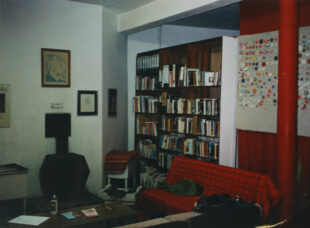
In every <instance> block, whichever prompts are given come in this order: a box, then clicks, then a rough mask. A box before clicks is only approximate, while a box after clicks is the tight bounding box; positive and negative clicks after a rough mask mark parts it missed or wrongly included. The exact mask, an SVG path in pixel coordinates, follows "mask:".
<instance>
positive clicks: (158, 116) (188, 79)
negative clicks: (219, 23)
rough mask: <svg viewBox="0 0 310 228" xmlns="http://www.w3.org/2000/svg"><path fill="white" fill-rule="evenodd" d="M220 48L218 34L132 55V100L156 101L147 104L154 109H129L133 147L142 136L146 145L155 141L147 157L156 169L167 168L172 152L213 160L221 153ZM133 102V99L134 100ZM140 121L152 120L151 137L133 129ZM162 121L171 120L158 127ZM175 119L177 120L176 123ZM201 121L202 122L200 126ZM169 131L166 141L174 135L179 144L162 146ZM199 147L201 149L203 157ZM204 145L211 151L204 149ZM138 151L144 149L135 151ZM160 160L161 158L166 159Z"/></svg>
mask: <svg viewBox="0 0 310 228" xmlns="http://www.w3.org/2000/svg"><path fill="white" fill-rule="evenodd" d="M222 47H223V38H222V37H220V38H215V39H210V40H204V41H199V42H194V43H190V44H183V45H178V46H173V47H168V48H163V49H158V50H154V51H151V52H144V53H140V54H138V55H137V72H136V86H137V87H136V98H134V99H136V100H137V99H140V100H143V99H142V98H140V97H141V96H145V97H148V99H149V100H152V101H155V100H157V102H153V103H152V104H151V105H154V103H156V104H155V105H156V108H155V109H154V108H149V109H150V110H151V109H152V110H156V112H155V113H148V112H145V113H143V112H142V113H141V112H137V110H138V108H137V107H134V109H135V110H136V128H135V145H136V150H138V151H139V150H141V141H143V140H148V142H147V143H146V144H149V143H150V142H152V143H153V144H155V145H156V157H155V159H154V157H153V158H152V159H153V160H155V161H156V160H157V162H155V164H157V166H158V167H159V168H163V169H166V170H168V169H169V166H170V163H171V160H172V159H173V156H175V155H182V156H190V157H192V158H195V159H199V160H203V161H207V162H212V163H219V157H220V156H221V154H220V152H219V150H220V148H219V147H220V141H221V140H222V139H221V134H220V132H219V131H220V124H221V123H220V122H221V94H222V91H221V90H222V88H221V84H222V82H221V80H222V77H221V76H222V75H221V74H222V54H223V53H222V51H223V50H222ZM148 61H149V62H148ZM167 72H168V73H167ZM167 75H168V79H167ZM212 80H213V82H212ZM141 85H144V86H141ZM137 97H138V98H137ZM209 100H210V102H213V103H212V104H211V106H210V104H209V103H208V102H209ZM176 103H177V104H176ZM215 103H216V105H214V106H216V107H212V105H213V104H215ZM135 105H137V102H135V101H134V106H135ZM144 105H146V102H144ZM189 105H191V107H190V106H189ZM208 105H209V106H210V107H211V109H212V108H213V109H212V111H213V112H212V114H210V113H207V112H206V110H207V109H208V110H209V108H210V107H209V106H208ZM170 106H173V107H170ZM207 106H208V107H207ZM145 109H147V108H145ZM172 109H173V110H172ZM214 110H215V111H214ZM141 119H143V121H142V122H144V123H146V124H148V125H150V124H149V123H155V124H153V127H155V126H156V128H157V129H156V132H157V133H156V135H155V134H152V135H145V134H141V130H139V128H141ZM166 119H171V121H170V122H173V121H174V120H175V122H176V123H175V122H174V123H173V124H174V128H170V130H167V126H164V125H165V124H166V123H164V121H165V120H166ZM183 119H184V120H185V130H184V132H180V131H178V127H179V126H180V125H181V122H180V121H183ZM178 120H180V121H179V123H178ZM148 122H149V123H148ZM204 122H207V124H205V125H204V124H203V123H204ZM137 123H138V124H137ZM169 124H171V123H169ZM215 127H216V129H215ZM193 129H194V130H193ZM202 129H204V131H202ZM206 130H209V132H211V134H202V132H205V131H206ZM169 135H170V136H171V138H172V140H170V142H168V143H174V139H173V138H178V143H179V147H178V149H177V150H175V149H171V148H170V146H166V147H163V146H162V144H163V142H162V141H161V140H162V139H163V136H169ZM148 136H149V137H148ZM139 143H140V144H139ZM192 143H194V145H192ZM189 147H190V148H189ZM202 147H204V148H203V155H202V152H201V150H202ZM199 148H200V149H199ZM209 149H210V150H211V149H212V150H213V151H208V150H209ZM140 154H145V153H143V152H142V151H140ZM162 159H167V161H163V160H162Z"/></svg>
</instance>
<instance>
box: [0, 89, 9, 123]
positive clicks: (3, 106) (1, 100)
mask: <svg viewBox="0 0 310 228" xmlns="http://www.w3.org/2000/svg"><path fill="white" fill-rule="evenodd" d="M9 92H10V85H8V84H0V128H1V127H10V104H9Z"/></svg>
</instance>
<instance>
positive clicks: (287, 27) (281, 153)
mask: <svg viewBox="0 0 310 228" xmlns="http://www.w3.org/2000/svg"><path fill="white" fill-rule="evenodd" d="M279 21H280V29H279V77H278V121H277V130H278V134H277V155H278V168H277V171H278V172H277V177H278V178H277V179H278V186H279V188H280V191H281V192H282V194H283V197H282V205H281V212H280V213H281V216H282V217H283V218H284V217H289V216H291V215H292V210H293V206H294V193H295V185H296V171H295V170H296V156H297V152H296V148H297V146H296V145H297V143H296V139H297V60H298V59H297V54H298V20H297V0H280V20H279Z"/></svg>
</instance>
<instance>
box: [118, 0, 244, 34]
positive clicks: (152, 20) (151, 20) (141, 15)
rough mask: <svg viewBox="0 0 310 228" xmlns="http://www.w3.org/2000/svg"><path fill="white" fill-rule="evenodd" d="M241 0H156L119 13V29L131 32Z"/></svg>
mask: <svg viewBox="0 0 310 228" xmlns="http://www.w3.org/2000/svg"><path fill="white" fill-rule="evenodd" d="M240 1H241V0H192V1H189V0H169V1H167V0H156V1H153V2H151V3H148V4H146V5H143V6H140V7H138V8H136V9H133V10H130V11H127V12H125V13H121V14H119V15H118V31H119V32H124V33H127V34H131V33H134V32H138V31H141V30H144V29H148V28H152V27H155V26H159V25H162V24H166V23H170V22H172V21H175V20H179V19H182V18H185V17H189V16H194V15H196V14H199V13H202V12H206V11H209V10H213V9H216V8H220V7H223V6H226V5H229V4H232V3H236V2H240Z"/></svg>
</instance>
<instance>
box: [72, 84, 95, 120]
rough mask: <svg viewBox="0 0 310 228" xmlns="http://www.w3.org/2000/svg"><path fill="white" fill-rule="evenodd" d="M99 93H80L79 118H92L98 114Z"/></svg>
mask: <svg viewBox="0 0 310 228" xmlns="http://www.w3.org/2000/svg"><path fill="white" fill-rule="evenodd" d="M97 99H98V98H97V91H90V90H80V91H78V110H77V114H78V116H92V115H97V114H98V104H97Z"/></svg>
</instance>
